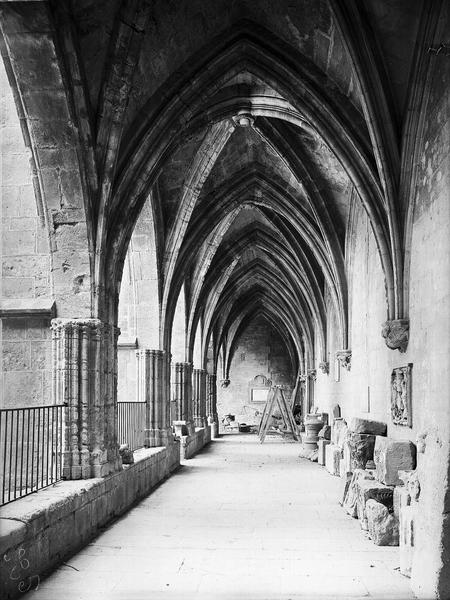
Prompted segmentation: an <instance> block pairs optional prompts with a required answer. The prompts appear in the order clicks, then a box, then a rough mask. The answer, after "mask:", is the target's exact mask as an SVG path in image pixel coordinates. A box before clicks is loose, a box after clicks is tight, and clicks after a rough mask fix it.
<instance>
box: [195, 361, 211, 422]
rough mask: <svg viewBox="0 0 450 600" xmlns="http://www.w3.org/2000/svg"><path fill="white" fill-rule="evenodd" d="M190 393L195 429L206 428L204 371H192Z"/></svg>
mask: <svg viewBox="0 0 450 600" xmlns="http://www.w3.org/2000/svg"><path fill="white" fill-rule="evenodd" d="M192 392H193V403H192V404H193V408H194V425H195V427H206V426H207V425H208V422H207V419H206V371H205V370H204V369H194V370H193V371H192Z"/></svg>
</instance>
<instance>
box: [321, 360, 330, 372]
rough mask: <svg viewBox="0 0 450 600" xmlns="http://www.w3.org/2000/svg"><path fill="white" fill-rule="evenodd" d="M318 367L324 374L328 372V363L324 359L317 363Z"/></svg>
mask: <svg viewBox="0 0 450 600" xmlns="http://www.w3.org/2000/svg"><path fill="white" fill-rule="evenodd" d="M319 369H320V370H321V371H322V373H323V374H324V375H328V373H329V372H330V363H329V362H325V361H324V362H321V363H319Z"/></svg>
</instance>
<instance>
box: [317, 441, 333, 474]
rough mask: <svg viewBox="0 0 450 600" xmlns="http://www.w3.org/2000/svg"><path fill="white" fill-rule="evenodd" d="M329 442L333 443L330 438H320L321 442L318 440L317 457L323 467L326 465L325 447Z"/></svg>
mask: <svg viewBox="0 0 450 600" xmlns="http://www.w3.org/2000/svg"><path fill="white" fill-rule="evenodd" d="M329 444H331V442H330V440H327V439H322V440H319V442H318V446H319V455H318V457H317V462H318V463H319V465H322V466H323V467H324V466H325V449H326V447H327V446H328V445H329Z"/></svg>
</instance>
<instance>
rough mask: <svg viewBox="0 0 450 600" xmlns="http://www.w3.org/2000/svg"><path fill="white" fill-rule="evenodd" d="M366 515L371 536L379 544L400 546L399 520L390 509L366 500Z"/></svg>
mask: <svg viewBox="0 0 450 600" xmlns="http://www.w3.org/2000/svg"><path fill="white" fill-rule="evenodd" d="M365 511H366V516H367V526H368V530H369V536H370V538H371V540H372V541H373V543H374V544H376V545H377V546H398V520H397V519H396V518H395V516H394V515H393V514H392V513H390V512H389V509H388V508H386V506H384V504H381V502H377V501H376V500H368V501H367V502H366V507H365Z"/></svg>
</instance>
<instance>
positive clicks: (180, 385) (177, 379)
mask: <svg viewBox="0 0 450 600" xmlns="http://www.w3.org/2000/svg"><path fill="white" fill-rule="evenodd" d="M172 375H173V387H172V391H173V399H174V400H175V402H176V407H177V408H176V419H175V420H174V425H175V429H176V432H177V434H178V435H191V434H192V433H194V424H193V422H192V364H191V363H187V362H177V363H174V364H173V365H172Z"/></svg>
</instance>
